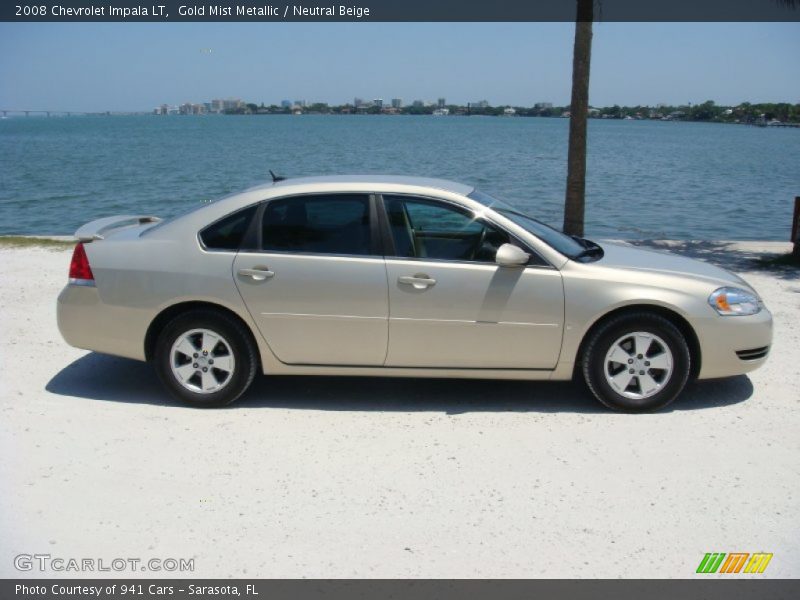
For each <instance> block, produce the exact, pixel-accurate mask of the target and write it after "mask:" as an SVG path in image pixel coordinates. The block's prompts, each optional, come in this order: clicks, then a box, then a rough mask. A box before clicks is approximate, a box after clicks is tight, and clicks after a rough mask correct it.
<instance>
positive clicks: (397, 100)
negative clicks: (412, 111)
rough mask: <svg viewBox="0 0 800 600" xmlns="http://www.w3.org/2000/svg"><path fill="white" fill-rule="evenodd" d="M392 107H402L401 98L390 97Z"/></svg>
mask: <svg viewBox="0 0 800 600" xmlns="http://www.w3.org/2000/svg"><path fill="white" fill-rule="evenodd" d="M392 108H403V99H402V98H392Z"/></svg>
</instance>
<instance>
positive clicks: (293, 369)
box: [264, 364, 554, 381]
mask: <svg viewBox="0 0 800 600" xmlns="http://www.w3.org/2000/svg"><path fill="white" fill-rule="evenodd" d="M553 373H554V371H552V370H549V369H441V368H424V367H353V366H345V367H337V366H330V365H286V364H281V365H280V367H279V368H278V369H277V370H268V369H265V371H264V374H265V375H339V376H352V377H426V378H434V379H435V378H445V379H518V380H530V381H546V380H549V379H553Z"/></svg>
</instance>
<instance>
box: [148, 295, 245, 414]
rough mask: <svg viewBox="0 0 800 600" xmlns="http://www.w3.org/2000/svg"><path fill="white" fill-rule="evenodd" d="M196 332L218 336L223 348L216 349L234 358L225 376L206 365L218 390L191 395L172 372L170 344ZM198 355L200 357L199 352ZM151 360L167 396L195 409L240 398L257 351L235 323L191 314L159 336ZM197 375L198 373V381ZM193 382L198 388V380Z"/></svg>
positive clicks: (219, 315)
mask: <svg viewBox="0 0 800 600" xmlns="http://www.w3.org/2000/svg"><path fill="white" fill-rule="evenodd" d="M198 329H202V330H208V331H210V332H212V333H214V334H216V335H218V336H220V337H221V338H222V341H223V342H224V344H225V345H223V346H218V347H217V348H218V349H219V350H220V352H221V353H224V354H225V355H226V356H229V355H232V357H233V361H232V362H233V364H234V366H233V368H232V370H231V371H228V372H226V371H223V370H218V369H216V367H212V366H210V365H206V368H207V370H208V369H211V370H212V372H213V374H214V376H215V379H220V380H221V381H222V382H221V383H220V385H221V387H220V389H218V390H216V391H211V392H205V393H204V392H201V391H199V390H198V391H192V390H191V389H188V388H187V387H186V386H187V385H189V383H188V382H187V384H186V385H184V384H183V383H181V381H180V380H179V379H178V375H176V374H175V373H174V372H173V368H172V361H173V356H172V348H173V344H175V343H176V342H177V341H178V340H179V338H181V337H183V336H184V335H185V334H187V333H188V332H191V331H193V330H198ZM228 350H230V351H229V352H228ZM200 353H201V354H202V350H201V352H200ZM220 358H222V357H220ZM154 360H155V368H156V372H157V373H158V376H159V378H160V379H161V381H162V383H163V384H164V386H165V387H166V388H167V389H168V390H169V391H170V393H171V394H172V395H173V396H175V398H177V399H178V400H180V401H181V402H183V403H184V404H187V405H190V406H194V407H198V408H215V407H219V406H225V405H227V404H230V403H231V402H233V401H234V400H236V399H237V398H239V397H240V396H241V395H242V394H244V393H245V391H247V388H249V387H250V384H251V383H252V382H253V378H254V377H255V374H256V369H257V367H258V360H257V356H256V348H255V344H254V343H253V340H252V338H251V336H250V332H249V331H248V330H247V329H246V328H245V327H244V326H243V325H242V324H241V323H239V322H238V321H237V320H235V319H233V318H231V317H230V316H228V315H226V314H224V313H223V312H220V311H215V310H212V309H197V310H191V311H187V312H185V313H183V314H181V315H178V316H177V317H175V318H174V319H172V321H170V322H169V323H168V324H167V325H166V327H164V329H163V330H162V331H161V333H160V335H159V336H158V340H157V342H156V349H155V355H154ZM212 362H213V361H212ZM219 362H220V360H219V359H218V363H219ZM204 364H205V363H204ZM192 366H194V365H192ZM201 368H202V365H201ZM200 375H201V374H200V373H199V372H198V373H197V377H200ZM190 381H192V380H190ZM194 381H197V384H196V385H197V386H198V387H201V384H200V383H199V380H198V379H197V378H195V379H194Z"/></svg>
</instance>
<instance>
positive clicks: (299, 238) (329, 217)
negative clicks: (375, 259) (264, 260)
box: [261, 194, 373, 256]
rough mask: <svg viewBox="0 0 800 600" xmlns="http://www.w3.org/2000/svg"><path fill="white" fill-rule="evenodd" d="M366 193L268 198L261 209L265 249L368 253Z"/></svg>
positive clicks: (262, 246) (368, 222) (367, 197)
mask: <svg viewBox="0 0 800 600" xmlns="http://www.w3.org/2000/svg"><path fill="white" fill-rule="evenodd" d="M371 233H372V230H371V226H370V207H369V196H367V195H363V194H324V195H309V196H295V197H292V198H281V199H278V200H271V201H269V202H268V203H267V205H266V206H265V208H264V215H263V218H262V223H261V248H262V250H264V251H266V252H304V253H312V254H344V255H356V256H362V255H370V254H373V252H372V235H371Z"/></svg>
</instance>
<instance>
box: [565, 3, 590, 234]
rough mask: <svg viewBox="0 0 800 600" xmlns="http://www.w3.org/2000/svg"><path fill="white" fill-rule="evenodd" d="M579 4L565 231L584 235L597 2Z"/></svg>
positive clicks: (573, 73) (573, 57)
mask: <svg viewBox="0 0 800 600" xmlns="http://www.w3.org/2000/svg"><path fill="white" fill-rule="evenodd" d="M577 2H578V10H577V18H576V20H575V47H574V50H573V55H572V101H571V102H570V107H569V110H570V117H569V152H568V155H567V193H566V198H565V202H564V232H565V233H568V234H570V235H578V236H583V214H584V205H585V201H586V125H587V120H588V110H589V65H590V63H591V59H592V21H593V20H594V0H577Z"/></svg>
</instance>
